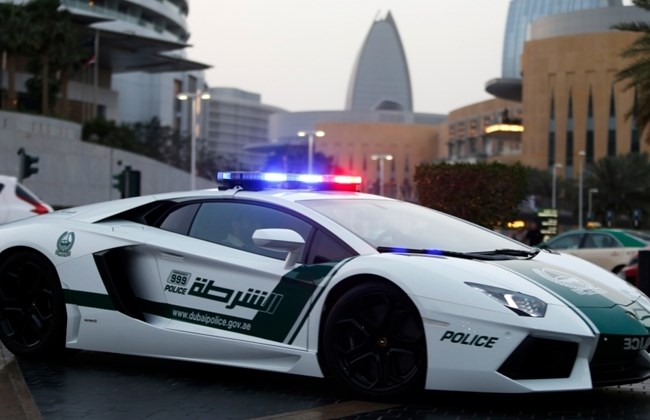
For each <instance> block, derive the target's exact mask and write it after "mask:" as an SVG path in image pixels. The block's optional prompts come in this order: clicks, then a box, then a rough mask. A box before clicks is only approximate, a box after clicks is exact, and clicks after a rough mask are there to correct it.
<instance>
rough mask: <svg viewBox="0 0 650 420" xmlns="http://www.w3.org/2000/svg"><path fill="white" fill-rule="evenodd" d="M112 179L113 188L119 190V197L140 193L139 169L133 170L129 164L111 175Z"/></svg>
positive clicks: (134, 195)
mask: <svg viewBox="0 0 650 420" xmlns="http://www.w3.org/2000/svg"><path fill="white" fill-rule="evenodd" d="M113 180H114V181H113V188H115V189H116V190H118V191H119V192H120V197H121V198H127V197H137V196H139V195H140V171H134V170H133V169H131V167H130V166H126V167H125V168H124V169H123V170H122V172H120V173H119V174H117V175H113Z"/></svg>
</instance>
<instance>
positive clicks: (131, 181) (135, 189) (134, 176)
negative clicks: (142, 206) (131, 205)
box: [126, 171, 140, 197]
mask: <svg viewBox="0 0 650 420" xmlns="http://www.w3.org/2000/svg"><path fill="white" fill-rule="evenodd" d="M126 186H127V189H126V196H127V197H137V196H139V195H140V171H129V175H128V177H127V182H126Z"/></svg>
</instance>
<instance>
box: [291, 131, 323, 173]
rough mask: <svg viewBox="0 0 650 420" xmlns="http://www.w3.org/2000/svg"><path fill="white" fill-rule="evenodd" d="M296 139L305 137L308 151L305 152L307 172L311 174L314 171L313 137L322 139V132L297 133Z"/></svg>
mask: <svg viewBox="0 0 650 420" xmlns="http://www.w3.org/2000/svg"><path fill="white" fill-rule="evenodd" d="M297 134H298V137H305V136H307V141H308V148H309V149H308V150H307V172H308V173H310V174H311V173H313V170H314V136H316V137H323V136H324V135H325V132H324V131H321V130H309V131H298V133H297Z"/></svg>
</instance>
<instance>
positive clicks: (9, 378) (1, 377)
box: [0, 343, 42, 420]
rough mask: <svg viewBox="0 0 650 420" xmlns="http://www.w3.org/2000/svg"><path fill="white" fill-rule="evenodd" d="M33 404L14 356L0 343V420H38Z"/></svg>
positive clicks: (38, 413)
mask: <svg viewBox="0 0 650 420" xmlns="http://www.w3.org/2000/svg"><path fill="white" fill-rule="evenodd" d="M41 418H42V417H41V413H40V411H39V410H38V407H37V406H36V403H34V400H33V399H32V396H31V394H30V393H29V389H28V388H27V385H25V381H24V380H23V375H22V374H21V373H20V369H19V368H18V362H16V359H14V356H13V355H12V354H11V353H10V352H9V351H8V350H7V349H6V348H5V347H4V346H3V345H2V343H0V420H38V419H41Z"/></svg>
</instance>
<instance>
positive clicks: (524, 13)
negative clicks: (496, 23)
mask: <svg viewBox="0 0 650 420" xmlns="http://www.w3.org/2000/svg"><path fill="white" fill-rule="evenodd" d="M622 5H623V0H511V1H510V6H509V7H508V17H507V20H506V28H505V33H504V39H503V52H502V56H501V60H502V64H501V77H500V78H496V79H493V80H490V81H488V82H487V83H486V86H485V90H486V91H487V92H488V93H490V94H491V95H494V96H496V97H498V98H502V99H507V100H512V101H521V89H522V85H521V54H522V52H523V49H524V44H525V42H526V40H527V39H528V38H529V37H530V25H531V24H532V23H533V22H534V21H536V20H538V19H540V18H543V17H545V16H554V15H559V14H565V13H570V12H575V11H581V10H589V9H599V8H609V7H618V6H622Z"/></svg>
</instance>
